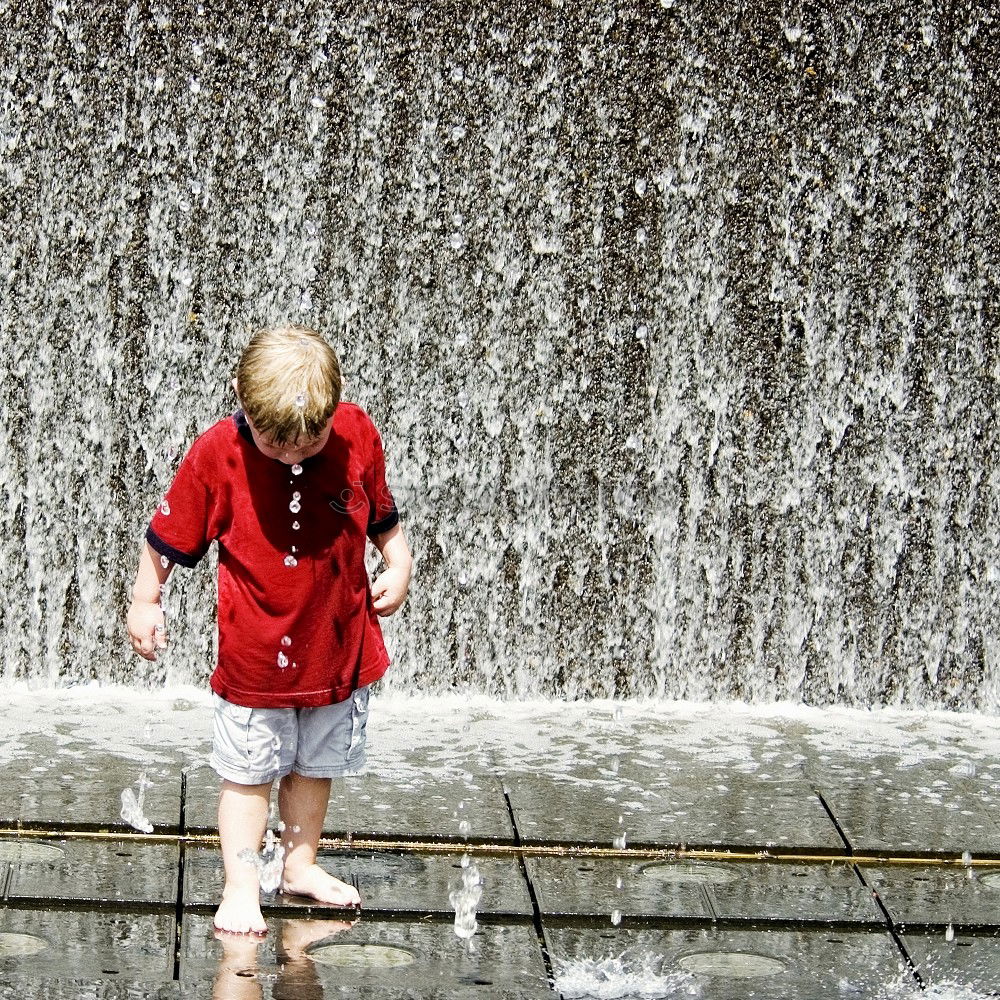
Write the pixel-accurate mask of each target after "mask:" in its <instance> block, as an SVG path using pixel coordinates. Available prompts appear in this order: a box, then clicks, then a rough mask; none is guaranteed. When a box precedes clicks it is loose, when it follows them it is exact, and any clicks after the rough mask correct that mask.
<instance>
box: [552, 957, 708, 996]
mask: <svg viewBox="0 0 1000 1000" xmlns="http://www.w3.org/2000/svg"><path fill="white" fill-rule="evenodd" d="M555 990H556V992H557V993H561V994H562V995H563V996H564V997H567V998H569V997H573V998H578V997H586V998H593V1000H625V998H638V997H641V998H644V1000H645V998H654V997H683V996H698V995H700V993H701V988H700V987H699V986H698V984H697V983H696V982H695V981H694V978H693V977H692V976H691V975H690V974H689V973H687V972H683V971H679V970H677V971H675V970H669V969H665V968H664V959H663V957H662V956H661V955H654V954H653V953H651V952H650V953H646V954H642V955H629V954H627V953H623V954H621V955H618V956H612V957H608V958H598V959H592V958H574V959H570V960H564V961H562V962H560V963H558V965H557V967H556V970H555Z"/></svg>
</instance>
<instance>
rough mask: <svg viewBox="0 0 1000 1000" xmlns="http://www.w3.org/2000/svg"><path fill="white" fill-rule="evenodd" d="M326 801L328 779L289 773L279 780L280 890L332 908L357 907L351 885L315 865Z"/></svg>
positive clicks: (356, 892)
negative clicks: (281, 824) (281, 825)
mask: <svg viewBox="0 0 1000 1000" xmlns="http://www.w3.org/2000/svg"><path fill="white" fill-rule="evenodd" d="M329 801H330V779H329V778H306V777H303V776H302V775H301V774H296V773H295V772H294V771H292V773H291V774H288V775H286V776H285V777H284V778H282V779H281V784H280V786H279V787H278V809H279V811H280V813H281V819H282V821H283V822H284V824H285V829H284V832H283V833H282V835H281V838H282V842H283V844H284V847H285V872H284V875H283V877H282V882H281V891H282V892H287V893H291V894H293V895H296V896H311V897H312V898H313V899H315V900H317V901H319V902H320V903H331V904H332V905H334V906H360V905H361V897H360V896H359V895H358V891H357V889H355V888H354V886H352V885H346V884H345V883H343V882H341V881H340V880H339V879H335V878H334V877H333V876H332V875H329V874H328V873H327V872H325V871H323V869H322V868H320V866H319V865H318V864H316V849H317V848H318V847H319V838H320V834H321V833H322V832H323V817H324V816H325V815H326V806H327V803H328V802H329Z"/></svg>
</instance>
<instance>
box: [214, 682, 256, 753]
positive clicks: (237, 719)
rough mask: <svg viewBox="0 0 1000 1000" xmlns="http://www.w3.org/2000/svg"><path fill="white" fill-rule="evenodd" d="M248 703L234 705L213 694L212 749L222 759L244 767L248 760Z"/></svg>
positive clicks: (250, 709)
mask: <svg viewBox="0 0 1000 1000" xmlns="http://www.w3.org/2000/svg"><path fill="white" fill-rule="evenodd" d="M252 714H253V709H252V708H251V707H249V706H248V705H234V704H233V703H232V702H231V701H226V700H225V698H223V697H221V696H220V695H215V719H214V740H213V744H214V747H213V749H214V750H215V754H216V756H217V757H218V758H219V759H220V760H222V761H228V762H229V763H230V764H233V765H237V766H239V767H242V768H245V767H246V766H247V764H248V763H249V761H250V716H251V715H252Z"/></svg>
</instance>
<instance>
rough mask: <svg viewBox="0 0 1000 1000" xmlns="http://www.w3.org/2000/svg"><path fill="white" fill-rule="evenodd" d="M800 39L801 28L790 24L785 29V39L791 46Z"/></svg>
mask: <svg viewBox="0 0 1000 1000" xmlns="http://www.w3.org/2000/svg"><path fill="white" fill-rule="evenodd" d="M801 37H802V28H801V27H799V25H797V24H790V25H789V26H788V27H787V28H785V38H787V39H788V40H789V41H790V42H791V43H792V44H793V45H794V44H795V43H796V42H797V41H798V40H799V39H800V38H801Z"/></svg>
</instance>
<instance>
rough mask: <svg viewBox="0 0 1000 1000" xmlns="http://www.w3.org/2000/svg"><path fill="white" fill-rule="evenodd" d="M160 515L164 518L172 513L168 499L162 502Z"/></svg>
mask: <svg viewBox="0 0 1000 1000" xmlns="http://www.w3.org/2000/svg"><path fill="white" fill-rule="evenodd" d="M160 513H161V514H163V515H164V516H166V515H169V513H170V504H168V503H167V500H166V497H164V498H163V499H162V500H161V501H160Z"/></svg>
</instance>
